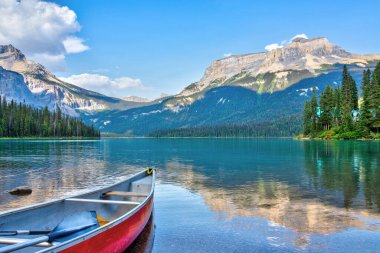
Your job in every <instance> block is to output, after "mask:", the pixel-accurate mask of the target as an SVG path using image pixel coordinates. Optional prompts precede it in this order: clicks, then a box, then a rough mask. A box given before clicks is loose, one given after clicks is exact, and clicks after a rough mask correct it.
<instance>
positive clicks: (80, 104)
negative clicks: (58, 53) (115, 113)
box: [0, 45, 139, 116]
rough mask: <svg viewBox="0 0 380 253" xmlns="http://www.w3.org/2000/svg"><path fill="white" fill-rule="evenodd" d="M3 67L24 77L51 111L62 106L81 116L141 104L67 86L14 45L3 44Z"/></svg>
mask: <svg viewBox="0 0 380 253" xmlns="http://www.w3.org/2000/svg"><path fill="white" fill-rule="evenodd" d="M0 66H2V67H3V68H4V69H6V70H10V71H14V72H17V73H19V74H21V75H22V76H23V77H24V81H25V83H26V84H27V86H28V87H29V89H30V91H31V92H32V93H33V94H34V96H35V97H36V99H37V100H39V101H40V102H41V104H43V105H46V106H48V107H49V109H51V110H53V109H55V108H56V107H57V106H59V107H60V108H61V109H62V110H63V111H64V112H65V113H67V114H69V115H74V116H78V115H79V113H81V112H87V113H93V112H96V111H103V110H112V109H113V110H115V109H119V110H122V109H128V108H132V107H134V106H138V105H139V103H137V102H128V101H123V100H122V99H118V98H113V97H108V96H105V95H103V94H100V93H98V92H94V91H90V90H87V89H84V88H81V87H78V86H75V85H73V84H70V83H66V82H64V81H62V80H60V79H58V78H57V77H56V76H55V75H54V74H52V73H51V72H50V71H49V70H47V69H46V68H45V67H44V66H42V65H41V64H39V63H36V62H34V61H32V60H28V59H27V58H26V57H25V55H24V54H23V53H22V52H21V51H20V50H19V49H17V48H15V47H14V46H13V45H0Z"/></svg>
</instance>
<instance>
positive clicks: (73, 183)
mask: <svg viewBox="0 0 380 253" xmlns="http://www.w3.org/2000/svg"><path fill="white" fill-rule="evenodd" d="M152 165H154V166H156V167H157V168H158V180H157V181H158V183H159V184H161V185H174V186H176V187H177V186H180V188H181V189H183V188H186V189H187V190H189V191H191V192H193V193H194V194H196V195H197V196H201V198H202V199H203V202H204V204H205V205H206V206H207V208H208V210H210V211H211V213H212V214H213V217H214V218H215V219H216V220H217V221H220V223H224V222H226V221H227V222H229V223H231V224H234V225H236V228H234V229H235V230H237V231H239V230H242V231H243V228H242V225H243V224H244V226H258V223H257V222H258V221H257V220H256V219H261V220H265V221H267V222H268V224H267V226H268V227H270V228H277V229H279V230H280V229H283V228H286V229H288V230H291V231H292V232H291V233H292V236H289V233H290V232H289V231H287V232H283V233H284V234H287V235H288V236H289V238H292V239H291V240H290V239H289V240H290V241H291V242H286V243H291V244H292V245H294V247H296V248H308V247H310V244H312V241H313V238H314V237H315V235H316V234H318V235H326V236H330V235H335V234H338V233H341V232H342V231H351V230H352V229H357V230H361V231H378V230H379V229H380V142H360V141H353V142H348V141H344V142H343V141H331V142H326V141H293V140H286V139H234V140H230V139H229V140H224V139H105V140H100V141H67V142H63V141H0V180H1V184H0V211H4V210H8V209H12V208H15V207H20V206H23V205H28V204H32V203H36V202H40V201H43V200H46V199H52V198H55V197H57V196H62V195H64V194H70V193H73V192H77V191H78V190H83V189H88V188H93V187H99V186H102V185H106V184H109V183H110V182H114V181H116V180H119V179H120V178H123V177H126V176H127V175H129V174H131V173H134V172H136V171H138V170H141V169H142V168H144V167H146V166H152ZM20 185H29V186H32V187H33V190H34V192H33V194H32V195H30V196H26V197H21V198H20V197H14V196H11V195H9V194H7V193H6V192H5V191H6V190H9V189H10V188H13V187H15V186H20ZM173 189H178V187H177V188H175V187H174V188H173ZM182 198H185V196H184V195H183V194H182V195H181V194H180V193H178V195H176V194H173V196H171V197H170V198H162V199H161V201H164V202H165V201H168V202H170V201H171V202H175V203H176V201H178V200H180V199H181V200H182ZM21 200H22V201H21ZM173 206H174V207H173V208H175V204H173ZM171 210H172V208H170V209H168V211H171ZM194 213H195V212H194V210H192V209H191V208H188V209H186V210H185V211H184V213H183V215H184V217H189V216H191V215H193V214H194ZM168 215H170V214H168ZM161 217H162V216H161ZM241 218H244V219H245V218H248V219H247V220H250V221H251V222H238V220H240V219H241ZM194 219H195V218H194ZM210 219H211V218H210ZM188 222H189V223H191V222H194V220H189V221H188ZM186 224H187V223H186ZM163 226H166V224H165V225H163ZM189 226H190V227H191V224H189ZM231 226H232V225H231ZM249 231H256V227H253V228H252V229H250V230H249ZM281 231H282V230H281ZM179 233H181V230H180V229H179ZM225 233H226V234H228V233H229V231H227V230H226V231H225ZM252 233H254V232H252ZM293 233H295V235H293ZM361 236H363V238H364V239H365V238H366V237H365V236H367V235H363V234H362V235H361ZM368 236H370V235H368ZM227 237H228V236H227ZM364 239H363V240H364ZM161 240H163V239H162V238H161ZM265 240H267V241H268V243H269V244H273V242H272V241H273V240H274V238H273V236H267V237H266V238H265ZM376 245H377V246H379V245H378V244H376Z"/></svg>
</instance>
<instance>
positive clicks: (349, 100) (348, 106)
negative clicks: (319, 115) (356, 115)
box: [341, 65, 358, 131]
mask: <svg viewBox="0 0 380 253" xmlns="http://www.w3.org/2000/svg"><path fill="white" fill-rule="evenodd" d="M341 102H342V121H343V125H344V127H345V130H346V131H350V130H352V129H353V124H352V116H351V113H352V110H356V109H358V91H357V88H356V83H355V81H354V79H353V78H352V76H351V75H350V74H349V73H348V70H347V66H346V65H344V67H343V75H342V90H341Z"/></svg>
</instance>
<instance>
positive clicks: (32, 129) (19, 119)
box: [0, 97, 100, 137]
mask: <svg viewBox="0 0 380 253" xmlns="http://www.w3.org/2000/svg"><path fill="white" fill-rule="evenodd" d="M99 136H100V133H99V131H98V130H96V129H95V128H94V127H93V126H88V125H86V124H84V123H83V121H82V120H80V119H77V118H73V117H70V116H67V115H65V114H63V113H62V111H61V110H60V109H59V108H57V110H56V111H55V112H50V111H49V110H48V108H47V107H45V108H44V109H43V110H41V109H36V108H33V107H31V106H30V105H26V104H22V103H19V104H18V103H15V102H14V101H13V100H12V101H11V102H9V103H8V102H7V101H6V99H5V97H3V98H1V97H0V137H99Z"/></svg>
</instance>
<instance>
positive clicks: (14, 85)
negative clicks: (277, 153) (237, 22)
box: [0, 38, 380, 135]
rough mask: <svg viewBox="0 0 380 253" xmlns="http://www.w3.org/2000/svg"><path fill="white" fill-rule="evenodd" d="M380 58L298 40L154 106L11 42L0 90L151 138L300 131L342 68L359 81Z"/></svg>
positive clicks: (243, 58) (223, 64) (225, 67)
mask: <svg viewBox="0 0 380 253" xmlns="http://www.w3.org/2000/svg"><path fill="white" fill-rule="evenodd" d="M378 60H380V55H379V54H377V55H376V54H367V55H362V54H352V53H349V52H347V51H346V50H344V49H342V48H341V47H339V46H337V45H335V44H333V43H330V42H329V41H328V40H327V39H326V38H315V39H303V38H297V39H295V40H293V41H292V42H291V43H289V45H286V46H284V47H282V48H277V49H274V50H271V51H269V52H262V53H255V54H245V55H232V56H229V57H225V58H223V59H220V60H217V61H214V62H213V63H212V64H211V65H210V66H209V67H208V68H207V69H206V71H205V74H204V76H203V77H202V78H201V79H200V80H199V81H198V82H196V83H193V84H191V85H189V86H188V87H186V88H185V89H184V90H183V91H181V92H180V93H179V94H177V95H174V96H168V97H164V98H161V99H157V100H154V101H148V100H146V99H142V98H138V97H129V98H124V99H117V98H111V97H107V96H105V95H102V94H99V93H96V92H92V91H89V90H85V89H82V88H79V87H77V86H75V85H73V84H68V83H65V82H63V81H61V80H59V79H58V78H57V77H55V76H54V75H53V74H51V73H50V72H49V71H47V70H46V69H45V68H44V67H43V66H41V65H40V64H37V63H34V62H32V61H29V60H27V59H26V58H25V56H24V55H23V54H22V53H21V52H20V51H19V50H17V49H16V48H14V47H13V46H11V45H8V46H0V66H2V68H1V69H0V74H1V79H0V91H1V94H2V95H4V94H5V95H6V96H7V97H8V98H14V99H16V100H18V101H25V102H27V103H31V104H35V105H36V106H41V105H48V106H49V108H55V107H56V106H59V107H61V108H63V109H64V111H66V112H67V113H70V114H77V115H80V116H81V117H82V118H83V119H85V120H86V121H88V122H89V123H93V124H94V125H95V126H97V127H99V129H100V130H101V131H102V132H107V133H118V134H128V135H148V134H149V133H151V132H154V131H157V130H164V129H181V128H194V127H210V126H226V125H252V124H260V123H263V122H271V124H273V122H279V124H280V125H281V122H284V124H285V123H286V124H285V125H289V121H291V122H294V124H298V125H299V127H300V118H301V113H302V110H303V105H304V102H305V100H306V99H307V98H308V97H309V96H310V94H311V90H312V88H313V87H317V88H319V90H323V89H324V87H325V85H326V84H327V83H330V84H331V85H333V86H334V85H339V84H340V81H341V69H342V65H343V64H347V65H348V67H349V70H350V72H351V73H352V75H353V76H354V78H355V79H356V80H357V82H360V79H361V75H362V71H363V70H364V69H365V68H372V67H374V65H375V63H376V61H378ZM21 77H23V78H21ZM291 129H292V130H291V131H297V128H294V127H292V128H291ZM288 134H290V132H289V131H288V132H287V131H284V132H283V135H288Z"/></svg>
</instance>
